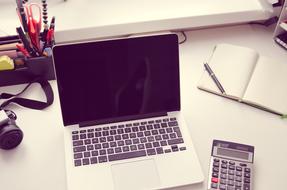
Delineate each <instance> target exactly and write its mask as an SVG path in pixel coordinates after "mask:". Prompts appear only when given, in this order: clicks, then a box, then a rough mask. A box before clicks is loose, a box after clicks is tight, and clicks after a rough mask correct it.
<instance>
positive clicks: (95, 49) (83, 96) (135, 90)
mask: <svg viewBox="0 0 287 190" xmlns="http://www.w3.org/2000/svg"><path fill="white" fill-rule="evenodd" d="M53 55H54V61H55V68H56V75H57V82H58V88H59V96H60V101H61V109H62V115H63V119H64V125H71V124H78V123H82V122H87V121H95V120H102V119H111V118H120V117H123V116H125V117H126V116H130V117H133V116H138V115H145V114H152V113H157V112H167V111H175V110H179V107H180V102H179V101H180V100H179V96H180V95H179V63H178V62H179V57H178V44H177V36H176V35H161V36H151V37H140V38H130V39H120V40H111V41H102V42H90V43H82V44H73V45H64V46H58V47H55V48H54V50H53Z"/></svg>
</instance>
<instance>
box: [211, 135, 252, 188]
mask: <svg viewBox="0 0 287 190" xmlns="http://www.w3.org/2000/svg"><path fill="white" fill-rule="evenodd" d="M253 158H254V146H250V145H245V144H239V143H234V142H228V141H222V140H213V143H212V151H211V159H210V166H209V176H208V184H207V185H208V186H207V189H208V190H215V189H219V190H251V189H252V174H253Z"/></svg>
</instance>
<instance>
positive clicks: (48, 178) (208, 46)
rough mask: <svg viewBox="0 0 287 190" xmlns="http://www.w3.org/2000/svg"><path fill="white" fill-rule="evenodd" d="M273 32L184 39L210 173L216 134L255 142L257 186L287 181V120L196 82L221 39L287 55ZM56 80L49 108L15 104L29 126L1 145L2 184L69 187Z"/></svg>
mask: <svg viewBox="0 0 287 190" xmlns="http://www.w3.org/2000/svg"><path fill="white" fill-rule="evenodd" d="M272 32H273V31H272V28H269V29H268V28H267V29H266V28H264V27H262V26H255V25H253V26H250V25H241V26H233V27H222V28H214V29H205V30H195V31H189V32H186V34H187V37H188V39H187V42H185V43H184V44H182V45H180V71H181V95H182V102H181V104H182V111H183V114H184V116H185V119H186V121H187V123H188V125H189V128H190V135H191V136H192V139H193V141H194V142H193V143H194V145H195V149H196V150H197V153H198V156H199V160H200V163H201V166H202V170H203V172H204V175H205V177H207V175H208V167H209V159H210V154H211V144H212V140H213V139H221V140H228V141H234V142H238V143H243V144H250V145H253V146H255V160H254V166H255V168H254V179H253V180H254V189H255V190H270V189H284V188H285V186H286V184H285V180H286V179H287V172H286V171H287V162H286V158H287V149H286V146H287V138H286V134H287V120H282V119H280V118H278V116H275V115H272V114H270V113H266V112H263V111H261V110H257V109H254V108H252V107H249V106H245V105H242V104H238V103H236V102H233V101H230V100H227V99H224V98H222V97H217V96H214V95H211V94H209V93H206V92H203V91H200V90H198V89H197V88H196V84H197V82H198V80H199V78H200V76H201V74H202V72H203V62H204V61H205V60H206V59H207V58H208V57H209V55H210V53H211V51H212V49H213V47H214V45H215V44H217V43H222V42H224V43H232V44H235V45H242V46H247V47H250V48H254V49H256V50H257V51H258V52H259V53H260V54H261V55H265V56H269V57H271V58H274V59H278V60H287V53H286V51H285V50H283V49H282V48H280V47H279V46H277V45H276V44H275V43H274V41H273V40H272ZM286 82H287V81H285V83H286ZM51 84H52V86H53V89H54V92H55V97H56V98H55V102H54V104H53V105H52V106H51V107H49V108H48V109H46V110H45V111H35V110H28V109H25V108H19V107H17V106H13V107H12V109H13V110H14V111H15V112H16V113H17V115H18V119H17V124H18V125H19V126H20V127H21V129H22V130H23V131H24V140H23V142H22V143H21V145H20V146H18V147H17V148H16V149H13V150H10V151H4V150H0V168H1V172H0V184H1V189H13V190H23V189H25V190H26V189H27V190H38V189H41V190H51V189H53V190H64V189H66V181H65V175H66V174H65V163H64V146H63V145H64V142H63V125H62V121H61V113H60V106H59V100H58V93H57V89H56V82H55V81H51ZM22 87H23V85H17V86H10V87H2V88H0V92H11V93H12V92H17V91H19V90H20V89H22ZM32 91H33V92H30V93H26V95H27V96H28V97H31V98H38V99H41V98H43V97H44V95H43V93H42V92H41V90H40V88H39V86H37V85H34V86H33V88H32ZM285 103H286V102H285ZM190 161H191V162H192V158H191V159H190ZM190 172H193V171H190ZM95 188H96V187H95ZM174 189H178V190H187V189H193V190H205V189H207V179H205V180H204V182H203V183H201V184H196V185H190V186H187V187H180V188H174Z"/></svg>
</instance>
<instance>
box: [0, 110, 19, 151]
mask: <svg viewBox="0 0 287 190" xmlns="http://www.w3.org/2000/svg"><path fill="white" fill-rule="evenodd" d="M16 119H17V116H16V114H15V113H14V112H13V111H10V110H0V148H1V149H5V150H9V149H12V148H15V147H16V146H18V145H19V144H20V143H21V141H22V139H23V132H22V131H21V129H20V128H19V127H18V126H17V125H16V122H15V120H16Z"/></svg>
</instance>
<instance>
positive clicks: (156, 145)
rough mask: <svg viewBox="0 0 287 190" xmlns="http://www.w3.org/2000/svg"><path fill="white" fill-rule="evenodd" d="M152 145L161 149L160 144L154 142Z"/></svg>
mask: <svg viewBox="0 0 287 190" xmlns="http://www.w3.org/2000/svg"><path fill="white" fill-rule="evenodd" d="M152 145H153V147H159V146H160V144H159V142H153V143H152Z"/></svg>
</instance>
